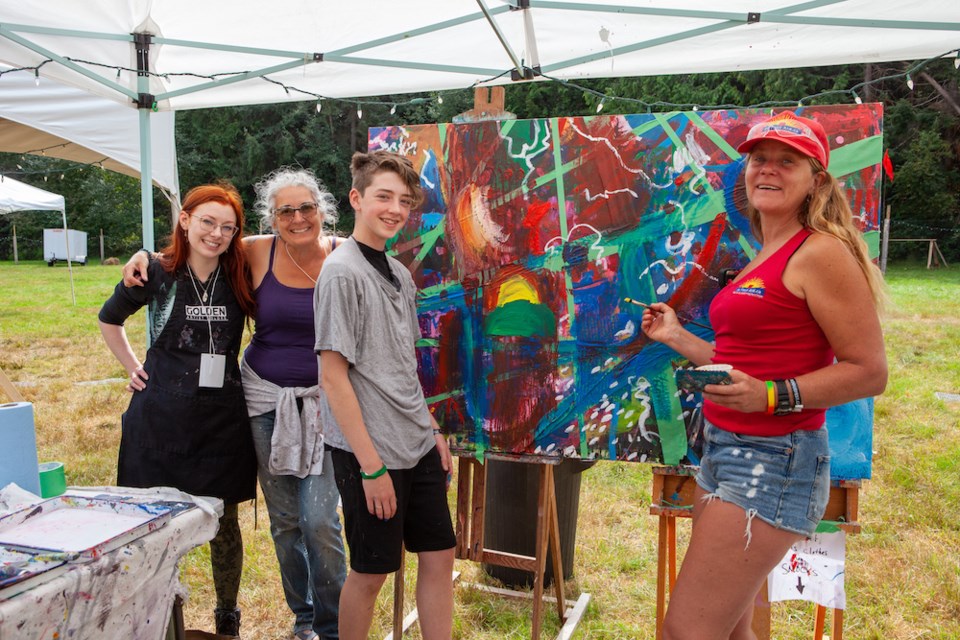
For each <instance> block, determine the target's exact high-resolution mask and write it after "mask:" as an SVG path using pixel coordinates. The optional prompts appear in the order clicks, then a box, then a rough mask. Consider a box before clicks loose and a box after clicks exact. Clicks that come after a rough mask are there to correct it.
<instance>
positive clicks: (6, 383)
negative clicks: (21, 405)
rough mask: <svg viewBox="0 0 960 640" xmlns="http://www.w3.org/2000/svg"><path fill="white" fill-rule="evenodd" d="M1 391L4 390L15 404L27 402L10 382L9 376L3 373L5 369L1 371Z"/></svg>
mask: <svg viewBox="0 0 960 640" xmlns="http://www.w3.org/2000/svg"><path fill="white" fill-rule="evenodd" d="M0 389H2V390H3V392H4V393H5V394H7V397H8V398H10V400H11V401H13V402H25V400H24V399H23V396H22V395H21V394H20V392H19V391H18V390H17V388H16V387H15V386H13V383H12V382H10V378H8V377H7V374H5V373H4V372H3V369H0Z"/></svg>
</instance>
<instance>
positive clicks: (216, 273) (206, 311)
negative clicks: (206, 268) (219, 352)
mask: <svg viewBox="0 0 960 640" xmlns="http://www.w3.org/2000/svg"><path fill="white" fill-rule="evenodd" d="M187 271H189V272H190V282H191V283H192V284H193V290H194V292H195V293H196V294H197V300H199V301H200V304H201V307H202V308H203V310H204V311H203V314H204V315H205V316H207V337H208V338H209V339H210V353H216V351H215V350H214V348H213V324H212V323H211V322H210V311H209V308H210V306H212V303H213V294H214V291H216V288H217V277H218V276H219V275H220V264H219V263H218V264H217V270H216V271H214V272H213V282H211V283H210V287H209V290H210V303H211V305H210V306H208V305H207V304H206V300H207V287H204V289H203V296H202V297H201V296H200V289H199V287H198V286H197V277H196V276H195V275H193V269H191V268H190V265H187Z"/></svg>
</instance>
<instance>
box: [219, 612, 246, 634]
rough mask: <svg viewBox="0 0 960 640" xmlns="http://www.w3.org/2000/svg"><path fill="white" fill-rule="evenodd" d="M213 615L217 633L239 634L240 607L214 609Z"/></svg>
mask: <svg viewBox="0 0 960 640" xmlns="http://www.w3.org/2000/svg"><path fill="white" fill-rule="evenodd" d="M213 617H214V620H216V623H217V635H221V636H234V637H239V636H240V609H219V608H217V609H214V610H213Z"/></svg>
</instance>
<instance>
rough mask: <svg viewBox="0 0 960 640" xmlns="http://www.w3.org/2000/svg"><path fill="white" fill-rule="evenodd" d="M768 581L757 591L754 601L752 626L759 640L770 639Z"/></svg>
mask: <svg viewBox="0 0 960 640" xmlns="http://www.w3.org/2000/svg"><path fill="white" fill-rule="evenodd" d="M769 593H770V592H769V589H768V585H767V581H766V580H764V581H763V586H762V587H760V591H758V592H757V596H756V598H754V601H753V622H752V623H751V624H750V627H751V628H752V629H753V633H754V634H756V636H757V640H770V598H769V597H768V594H769Z"/></svg>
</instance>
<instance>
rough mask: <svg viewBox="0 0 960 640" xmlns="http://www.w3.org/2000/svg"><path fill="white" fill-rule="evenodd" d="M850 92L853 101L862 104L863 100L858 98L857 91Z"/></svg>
mask: <svg viewBox="0 0 960 640" xmlns="http://www.w3.org/2000/svg"><path fill="white" fill-rule="evenodd" d="M851 93H853V101H854V102H856V103H857V104H863V100H861V99H860V96H859V95H857V92H856V91H852V92H851Z"/></svg>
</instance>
